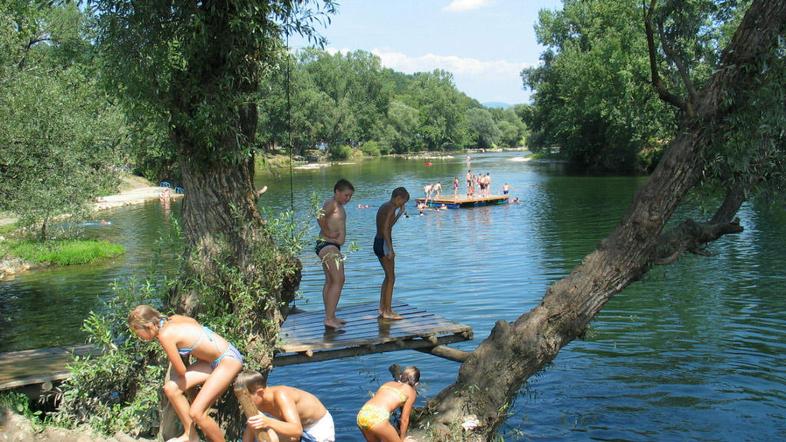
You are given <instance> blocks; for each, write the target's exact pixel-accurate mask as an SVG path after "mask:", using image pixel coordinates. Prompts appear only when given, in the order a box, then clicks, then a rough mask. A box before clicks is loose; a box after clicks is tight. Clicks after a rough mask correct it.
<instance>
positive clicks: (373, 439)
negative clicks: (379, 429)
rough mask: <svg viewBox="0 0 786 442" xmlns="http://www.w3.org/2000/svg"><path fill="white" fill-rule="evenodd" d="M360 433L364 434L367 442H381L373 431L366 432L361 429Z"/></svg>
mask: <svg viewBox="0 0 786 442" xmlns="http://www.w3.org/2000/svg"><path fill="white" fill-rule="evenodd" d="M360 432H361V433H363V437H364V438H365V439H366V442H379V438H378V437H377V436H376V435H375V434H374V433H372V432H371V430H364V429H362V428H361V429H360Z"/></svg>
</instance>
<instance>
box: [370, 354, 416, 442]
mask: <svg viewBox="0 0 786 442" xmlns="http://www.w3.org/2000/svg"><path fill="white" fill-rule="evenodd" d="M419 381H420V370H418V368H417V367H414V366H410V367H407V368H405V369H404V370H403V371H402V372H401V374H400V375H399V377H398V381H391V382H386V383H384V384H382V386H381V387H379V389H378V390H377V393H376V394H375V395H374V397H372V398H371V399H369V400H368V402H366V404H365V405H363V408H361V409H360V411H359V412H358V418H357V423H358V427H359V428H360V431H361V432H363V437H365V438H366V440H367V441H369V442H400V441H403V440H404V439H406V437H407V428H408V427H409V415H410V413H411V412H412V405H413V404H414V403H415V398H416V397H417V395H418V392H417V390H415V387H416V386H417V385H418V382H419ZM397 408H401V425H400V426H399V430H398V432H396V429H395V428H393V425H391V424H390V421H389V419H390V414H391V413H392V412H393V411H394V410H396V409H397Z"/></svg>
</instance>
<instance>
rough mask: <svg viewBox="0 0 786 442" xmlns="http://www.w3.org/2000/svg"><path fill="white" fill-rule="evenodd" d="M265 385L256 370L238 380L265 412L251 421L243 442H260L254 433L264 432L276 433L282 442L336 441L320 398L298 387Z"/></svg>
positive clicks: (331, 421) (328, 414)
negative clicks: (255, 431) (256, 439)
mask: <svg viewBox="0 0 786 442" xmlns="http://www.w3.org/2000/svg"><path fill="white" fill-rule="evenodd" d="M265 384H266V382H265V378H264V377H263V376H262V375H261V374H259V373H258V372H256V371H244V372H242V373H240V374H239V375H238V376H237V380H236V381H235V385H236V386H240V387H245V388H246V389H247V390H248V392H249V393H251V400H252V401H253V402H254V405H256V407H257V409H258V410H259V411H261V412H263V413H265V414H258V415H256V416H252V417H250V418H248V424H247V426H246V431H245V432H244V433H243V442H256V441H255V438H254V431H252V430H263V431H266V432H267V433H268V435H269V434H270V431H271V430H272V431H273V432H274V433H275V435H276V436H278V440H279V441H307V442H334V441H335V440H336V431H335V428H334V426H333V417H332V416H331V415H330V412H328V411H327V409H326V408H325V406H324V405H322V402H320V401H319V399H317V397H316V396H314V395H313V394H311V393H309V392H306V391H303V390H299V389H297V388H294V387H287V386H285V385H277V386H270V387H269V386H266V385H265ZM271 439H273V440H275V438H272V437H271Z"/></svg>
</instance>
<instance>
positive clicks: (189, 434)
mask: <svg viewBox="0 0 786 442" xmlns="http://www.w3.org/2000/svg"><path fill="white" fill-rule="evenodd" d="M209 376H210V364H208V363H206V362H198V363H196V364H193V365H191V366H189V367H188V371H186V375H185V376H178V375H177V373H175V372H174V370H173V371H172V375H171V377H170V379H169V380H168V381H166V383H164V394H166V397H167V398H168V399H169V403H170V404H172V408H174V409H175V413H177V417H178V418H179V419H180V423H182V424H183V430H184V431H183V434H182V435H181V436H180V437H177V438H174V439H170V441H177V442H186V441H191V442H195V441H199V436H198V435H197V433H196V428H194V421H193V420H192V419H191V416H190V415H189V410H190V408H191V405H190V404H189V403H188V399H187V398H186V395H185V393H186V391H188V390H190V389H191V388H193V387H195V386H197V385H200V384H202V383H204V382H205V381H206V380H207V378H208V377H209Z"/></svg>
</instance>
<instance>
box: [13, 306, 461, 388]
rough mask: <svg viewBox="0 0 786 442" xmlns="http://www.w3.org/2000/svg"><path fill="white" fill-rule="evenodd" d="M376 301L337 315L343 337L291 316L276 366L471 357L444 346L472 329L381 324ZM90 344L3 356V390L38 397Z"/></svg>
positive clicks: (313, 317)
mask: <svg viewBox="0 0 786 442" xmlns="http://www.w3.org/2000/svg"><path fill="white" fill-rule="evenodd" d="M377 306H378V304H377V303H376V302H373V303H364V304H356V305H351V306H347V307H343V308H339V309H338V311H337V315H338V317H340V318H342V319H345V320H346V321H347V325H346V327H345V328H344V330H343V331H342V332H338V333H337V332H328V331H326V330H325V327H324V325H323V324H322V320H323V317H324V312H323V311H314V312H305V313H298V314H294V315H290V316H289V317H288V318H287V320H286V322H285V323H284V326H283V327H282V329H281V333H280V335H279V336H280V338H281V340H282V341H283V344H282V346H281V351H280V352H279V353H278V354H277V355H276V357H275V359H274V360H273V365H275V366H285V365H293V364H304V363H308V362H317V361H326V360H330V359H339V358H347V357H353V356H361V355H367V354H372V353H382V352H389V351H398V350H418V351H421V352H426V353H431V354H433V355H435V356H440V357H444V358H447V359H451V360H456V361H461V360H463V358H464V357H465V356H466V353H464V352H461V351H459V350H454V349H450V348H448V347H446V346H445V344H451V343H454V342H460V341H466V340H469V339H472V328H471V327H469V326H467V325H463V324H459V323H455V322H452V321H449V320H447V319H445V318H443V317H441V316H439V315H436V314H434V313H429V312H427V311H425V310H422V309H419V308H417V307H414V306H411V305H408V304H404V303H398V304H395V305H394V306H393V309H394V310H395V311H396V312H398V313H399V314H400V315H401V316H403V317H404V319H402V320H400V321H390V320H381V319H377ZM97 353H98V350H97V349H96V348H95V347H94V346H91V345H81V346H77V347H68V348H42V349H35V350H23V351H16V352H10V353H1V354H0V391H3V390H21V391H23V392H25V393H27V394H29V395H30V396H34V397H35V396H37V395H39V394H40V393H41V391H42V389H43V390H49V389H51V388H52V384H53V383H56V382H59V381H62V380H63V379H65V378H67V377H68V375H69V372H68V370H66V368H65V365H66V363H67V362H68V361H70V360H71V357H72V355H73V354H76V355H80V356H83V355H87V354H97Z"/></svg>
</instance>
